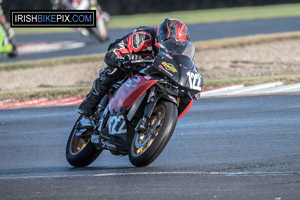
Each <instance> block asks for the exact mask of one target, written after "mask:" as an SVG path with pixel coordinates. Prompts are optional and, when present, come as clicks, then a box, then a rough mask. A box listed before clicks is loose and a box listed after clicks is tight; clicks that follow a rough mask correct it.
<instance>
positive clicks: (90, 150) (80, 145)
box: [66, 115, 102, 167]
mask: <svg viewBox="0 0 300 200" xmlns="http://www.w3.org/2000/svg"><path fill="white" fill-rule="evenodd" d="M82 119H83V115H81V116H80V117H79V118H78V119H77V121H76V123H75V125H74V127H73V129H72V131H71V133H70V136H69V139H68V143H67V147H66V158H67V160H68V162H69V163H70V165H72V166H74V167H85V166H88V165H90V164H91V163H92V162H93V161H94V160H95V159H96V158H97V157H98V156H99V154H100V153H101V152H102V150H97V148H96V147H95V146H94V145H93V144H92V143H91V137H92V136H91V134H89V133H91V132H92V131H93V130H87V131H86V135H87V136H83V137H80V138H78V137H76V135H75V134H76V133H77V132H78V131H85V129H84V128H82V127H80V122H81V120H82Z"/></svg>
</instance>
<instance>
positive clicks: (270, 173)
mask: <svg viewBox="0 0 300 200" xmlns="http://www.w3.org/2000/svg"><path fill="white" fill-rule="evenodd" d="M146 175H200V176H201V175H204V176H205V175H206V176H208V175H213V176H289V175H300V172H297V171H288V172H279V171H273V172H201V171H198V172H197V171H174V172H128V173H103V174H70V175H63V174H62V175H55V174H54V175H41V176H37V175H29V176H2V177H1V176H0V180H17V179H51V178H78V177H112V176H146Z"/></svg>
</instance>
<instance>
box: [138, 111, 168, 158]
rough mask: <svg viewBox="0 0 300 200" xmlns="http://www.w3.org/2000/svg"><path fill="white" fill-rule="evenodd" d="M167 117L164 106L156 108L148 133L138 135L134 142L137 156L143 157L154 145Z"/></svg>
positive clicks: (150, 120)
mask: <svg viewBox="0 0 300 200" xmlns="http://www.w3.org/2000/svg"><path fill="white" fill-rule="evenodd" d="M164 117H165V109H164V107H163V106H162V105H158V106H157V107H155V108H154V110H153V113H152V115H151V117H150V119H149V122H148V131H147V133H136V134H135V137H134V140H133V143H134V144H133V153H134V155H136V156H140V155H142V154H143V153H144V152H145V151H146V150H147V149H148V148H149V147H150V146H151V145H152V143H153V141H154V140H155V138H156V137H157V135H158V133H159V131H160V129H161V126H162V123H163V119H164Z"/></svg>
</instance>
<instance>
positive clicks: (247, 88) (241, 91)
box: [227, 82, 284, 95]
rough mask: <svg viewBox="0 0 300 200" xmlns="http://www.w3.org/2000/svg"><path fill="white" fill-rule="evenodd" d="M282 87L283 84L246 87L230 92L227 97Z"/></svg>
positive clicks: (275, 83) (274, 83)
mask: <svg viewBox="0 0 300 200" xmlns="http://www.w3.org/2000/svg"><path fill="white" fill-rule="evenodd" d="M281 85H284V83H283V82H273V83H264V84H259V85H254V86H249V87H245V88H242V89H240V90H236V91H233V92H229V93H228V94H227V95H237V94H247V93H248V92H251V91H255V90H262V89H266V88H273V87H278V86H281Z"/></svg>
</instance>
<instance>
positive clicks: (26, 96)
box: [0, 74, 300, 102]
mask: <svg viewBox="0 0 300 200" xmlns="http://www.w3.org/2000/svg"><path fill="white" fill-rule="evenodd" d="M275 81H282V82H284V83H285V84H292V83H299V82H300V74H294V75H290V74H288V75H279V76H263V77H261V76H260V77H247V78H226V79H208V80H204V90H209V89H213V88H218V87H221V86H227V85H237V84H244V85H246V86H249V85H256V84H262V83H269V82H275ZM89 91H90V86H89V87H69V88H41V89H35V90H16V91H1V92H0V101H1V100H7V99H9V100H11V101H10V102H23V101H28V100H32V99H39V98H46V99H49V100H53V99H61V98H68V97H74V96H81V97H84V96H85V95H86V94H87V93H88V92H89Z"/></svg>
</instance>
